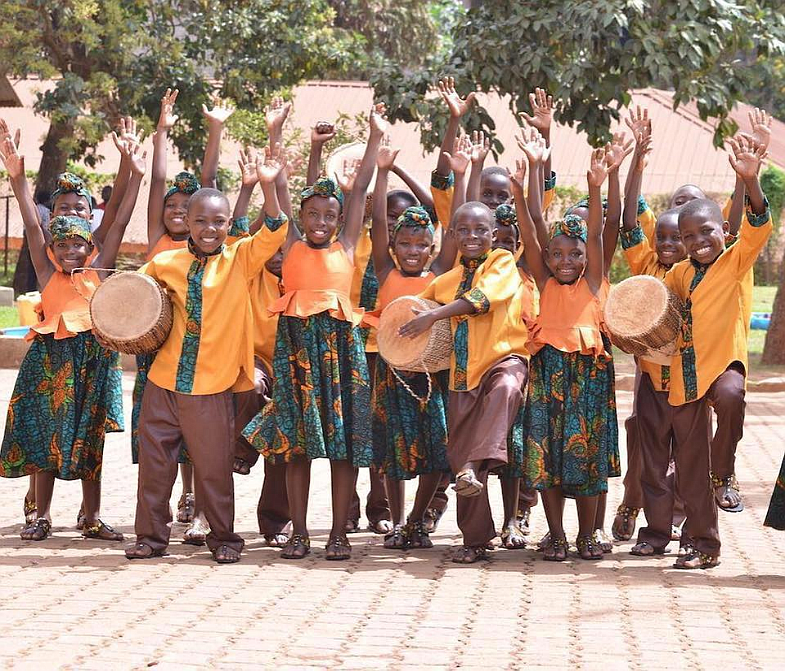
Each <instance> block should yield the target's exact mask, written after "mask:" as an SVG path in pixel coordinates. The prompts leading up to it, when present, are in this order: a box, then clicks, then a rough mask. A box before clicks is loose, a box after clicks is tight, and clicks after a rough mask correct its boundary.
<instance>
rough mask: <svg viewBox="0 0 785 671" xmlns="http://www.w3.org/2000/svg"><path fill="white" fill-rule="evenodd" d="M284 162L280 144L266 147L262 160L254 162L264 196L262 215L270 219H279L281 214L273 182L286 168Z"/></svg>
mask: <svg viewBox="0 0 785 671" xmlns="http://www.w3.org/2000/svg"><path fill="white" fill-rule="evenodd" d="M286 162H287V161H286V153H285V151H284V150H283V147H281V145H280V144H277V145H275V146H273V147H266V148H265V150H264V159H261V158H260V159H259V160H257V162H256V175H257V177H258V179H259V184H260V185H261V187H262V193H263V194H264V215H265V216H266V217H269V218H270V219H279V218H280V217H281V214H282V211H281V206H280V204H279V203H278V193H277V190H276V188H275V181H276V179H277V178H278V175H279V174H280V173H281V172H282V171H283V170H284V169H285V168H286Z"/></svg>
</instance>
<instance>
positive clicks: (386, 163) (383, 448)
mask: <svg viewBox="0 0 785 671" xmlns="http://www.w3.org/2000/svg"><path fill="white" fill-rule="evenodd" d="M397 153H398V151H397V150H393V149H391V148H390V146H389V139H386V140H385V141H384V142H383V144H382V146H381V148H380V150H379V157H378V159H377V167H378V171H377V175H376V186H375V189H374V198H373V227H372V230H371V235H372V237H373V263H374V267H375V269H376V274H377V277H378V278H379V284H380V290H379V305H378V309H377V311H376V312H375V313H371V314H368V315H366V322H367V323H369V324H370V325H372V326H378V315H379V314H381V312H382V310H384V308H385V307H387V305H389V304H390V303H391V302H392V301H394V300H395V299H396V298H400V297H401V296H412V295H417V294H419V293H421V292H422V291H424V290H425V289H426V288H427V287H428V285H429V284H430V283H431V282H432V281H433V280H434V279H435V277H436V275H434V273H433V272H432V271H426V270H425V267H426V264H427V263H428V261H429V260H430V258H431V255H432V253H433V250H434V244H433V236H434V227H433V223H432V222H431V218H430V216H429V215H428V213H427V212H426V210H425V209H424V208H422V207H408V208H406V209H405V210H404V211H403V212H402V213H401V214H400V215H399V217H398V219H397V221H396V223H395V226H394V227H393V231H392V235H389V233H388V211H387V201H388V198H387V183H388V176H389V173H390V171H391V170H392V167H393V165H394V162H395V157H396V155H397ZM373 373H374V380H373V385H372V387H373V392H372V395H371V408H372V412H373V443H374V452H375V454H374V461H375V464H376V466H377V468H378V469H379V471H380V472H381V473H383V474H384V479H385V486H386V489H387V498H388V500H389V501H390V510H391V513H392V521H393V524H394V527H393V529H392V531H390V532H389V533H388V534H386V535H385V539H384V546H385V547H387V548H396V549H400V550H404V549H406V548H408V547H417V548H430V547H433V543H432V542H431V540H430V539H429V537H428V532H427V531H426V530H425V527H424V524H423V516H424V515H425V510H426V509H427V507H428V504H429V503H430V501H431V499H432V498H433V494H434V492H435V491H436V488H437V487H438V485H439V482H440V481H441V478H442V474H443V473H449V471H450V466H449V464H448V462H447V453H446V448H447V417H446V396H447V379H446V375H445V374H444V373H435V374H432V375H428V374H426V373H409V372H405V371H396V370H394V369H392V368H391V367H390V366H389V365H388V364H387V363H386V362H385V361H384V359H383V358H381V357H378V358H377V360H376V365H375V369H374V372H373ZM412 478H419V484H418V487H417V495H416V497H415V500H414V506H413V508H412V511H411V513H410V514H409V516H408V518H407V519H406V523H405V524H404V502H405V482H406V480H411V479H412Z"/></svg>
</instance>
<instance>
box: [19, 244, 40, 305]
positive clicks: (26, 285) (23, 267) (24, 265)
mask: <svg viewBox="0 0 785 671" xmlns="http://www.w3.org/2000/svg"><path fill="white" fill-rule="evenodd" d="M37 288H38V278H37V277H36V275H35V268H33V260H32V259H31V258H30V248H29V247H28V246H27V236H26V235H25V236H24V237H23V238H22V249H20V250H19V259H18V260H17V262H16V269H15V270H14V294H16V295H17V296H21V295H22V294H26V293H27V292H28V291H35V290H36V289H37Z"/></svg>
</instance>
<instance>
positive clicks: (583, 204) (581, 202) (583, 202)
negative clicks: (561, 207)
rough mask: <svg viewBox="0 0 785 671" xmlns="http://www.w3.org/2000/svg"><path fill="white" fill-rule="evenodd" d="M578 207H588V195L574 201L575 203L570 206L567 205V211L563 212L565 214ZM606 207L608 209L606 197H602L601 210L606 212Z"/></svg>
mask: <svg viewBox="0 0 785 671" xmlns="http://www.w3.org/2000/svg"><path fill="white" fill-rule="evenodd" d="M580 208H585V209H587V210H588V209H589V197H588V196H586V198H581V199H580V200H579V201H578V202H577V203H575V205H572V206H571V207H568V208H567V211H566V212H565V214H572V213H573V212H574V211H575V210H578V209H580ZM607 209H608V199H607V198H603V199H602V211H603V212H606V211H607Z"/></svg>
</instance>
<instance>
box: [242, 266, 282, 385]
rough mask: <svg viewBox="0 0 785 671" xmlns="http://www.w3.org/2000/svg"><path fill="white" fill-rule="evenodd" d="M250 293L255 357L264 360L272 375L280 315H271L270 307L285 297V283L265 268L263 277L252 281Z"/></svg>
mask: <svg viewBox="0 0 785 671" xmlns="http://www.w3.org/2000/svg"><path fill="white" fill-rule="evenodd" d="M249 293H250V295H251V313H252V315H253V342H254V347H253V350H254V355H255V356H257V357H258V358H259V359H261V360H262V362H263V363H264V365H265V366H266V367H267V370H268V372H269V373H271V374H272V371H273V352H274V351H275V332H276V331H277V330H278V315H277V314H273V313H271V312H270V310H268V307H269V306H270V305H272V304H273V303H274V302H275V301H277V300H278V299H279V298H280V297H281V296H282V295H283V282H282V281H281V280H280V279H279V278H277V277H276V276H275V275H273V274H272V273H271V272H270V271H269V270H267V268H265V269H264V270H263V271H262V274H261V275H257V276H256V277H254V278H253V280H251V285H250V287H249Z"/></svg>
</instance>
